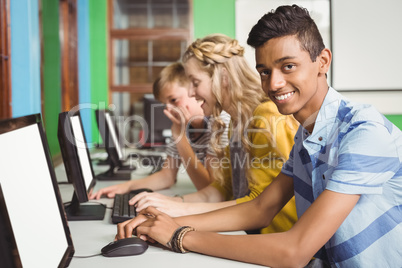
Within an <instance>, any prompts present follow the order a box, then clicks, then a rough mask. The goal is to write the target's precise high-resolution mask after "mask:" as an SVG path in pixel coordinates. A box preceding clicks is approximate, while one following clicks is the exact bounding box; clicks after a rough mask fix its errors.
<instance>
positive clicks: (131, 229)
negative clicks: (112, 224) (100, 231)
mask: <svg viewBox="0 0 402 268" xmlns="http://www.w3.org/2000/svg"><path fill="white" fill-rule="evenodd" d="M148 219H149V216H147V215H145V214H139V215H137V216H136V217H135V218H133V219H131V220H127V221H124V222H121V223H118V224H117V234H116V237H115V240H120V239H124V238H129V237H132V236H133V235H137V234H136V233H135V231H136V228H137V226H138V225H140V224H141V223H143V222H145V221H147V220H148ZM137 236H138V237H139V238H141V239H142V240H145V241H146V240H147V239H146V237H140V236H139V235H137Z"/></svg>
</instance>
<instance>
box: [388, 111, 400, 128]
mask: <svg viewBox="0 0 402 268" xmlns="http://www.w3.org/2000/svg"><path fill="white" fill-rule="evenodd" d="M385 117H386V118H388V120H389V121H391V122H392V123H393V124H394V125H395V126H397V127H398V128H399V129H400V130H402V115H397V114H392V115H385Z"/></svg>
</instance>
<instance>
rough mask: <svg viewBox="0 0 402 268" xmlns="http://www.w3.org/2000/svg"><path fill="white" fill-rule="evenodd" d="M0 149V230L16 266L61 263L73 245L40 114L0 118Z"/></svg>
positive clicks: (67, 263) (72, 249)
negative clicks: (2, 222)
mask: <svg viewBox="0 0 402 268" xmlns="http://www.w3.org/2000/svg"><path fill="white" fill-rule="evenodd" d="M0 148H1V150H0V167H1V176H0V184H1V188H2V193H3V195H2V199H3V200H4V204H5V205H6V206H3V208H2V209H1V211H2V213H1V214H2V215H8V216H7V220H6V221H7V222H9V228H7V229H3V230H8V231H7V232H8V237H10V236H11V235H12V234H13V236H14V239H15V245H16V248H17V249H18V258H19V261H20V262H21V265H22V266H23V267H67V266H68V265H69V263H70V261H71V258H72V256H73V254H74V246H73V243H72V240H71V234H70V230H69V227H68V224H67V220H66V217H65V213H64V208H63V203H62V200H61V197H60V192H59V188H58V185H57V180H56V175H55V172H54V168H53V164H52V160H51V157H50V152H49V147H48V144H47V139H46V135H45V132H44V129H43V125H42V120H41V116H40V115H39V114H35V115H29V116H24V117H19V118H14V119H7V120H3V121H0ZM4 207H6V208H7V212H5V210H4ZM11 229H12V233H11V231H10V230H11Z"/></svg>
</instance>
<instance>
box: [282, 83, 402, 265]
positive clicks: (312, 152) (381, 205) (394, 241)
mask: <svg viewBox="0 0 402 268" xmlns="http://www.w3.org/2000/svg"><path fill="white" fill-rule="evenodd" d="M282 173H284V174H286V175H288V176H290V177H292V178H293V181H294V190H295V198H296V207H297V214H298V217H300V216H301V215H302V214H303V213H304V212H305V211H306V210H307V208H308V207H309V206H310V205H311V204H312V203H313V202H314V200H315V199H317V197H318V196H319V195H320V194H321V193H322V192H323V191H324V190H325V189H328V190H331V191H334V192H339V193H345V194H359V195H361V197H360V199H359V201H358V203H357V204H356V206H355V207H354V208H353V210H352V212H351V213H350V214H349V216H348V217H347V218H346V219H345V221H344V222H343V223H342V225H341V226H340V227H339V229H338V230H337V231H336V233H335V234H334V235H333V237H332V238H331V239H330V240H329V241H328V242H327V243H326V244H325V246H324V247H323V248H322V249H321V250H320V251H319V252H318V253H317V254H316V257H317V258H320V259H323V260H325V261H327V262H328V263H329V264H330V265H331V267H396V268H401V267H402V133H401V131H400V130H399V129H398V128H397V127H396V126H394V125H393V124H392V123H391V122H389V121H388V120H387V119H386V118H385V117H384V116H383V115H381V114H380V113H379V112H377V111H376V110H375V109H374V108H373V107H371V106H369V105H362V104H357V103H352V102H350V101H349V100H347V99H345V98H344V97H343V96H342V95H340V94H339V93H338V92H336V91H335V90H334V89H332V88H329V91H328V93H327V96H326V97H325V100H324V102H323V105H322V106H321V109H320V111H319V113H318V115H317V119H316V121H315V126H314V131H313V133H312V134H311V135H310V134H309V133H308V132H307V131H306V130H305V129H304V128H303V127H302V126H300V127H299V129H298V132H297V133H296V135H295V145H294V147H293V149H292V151H291V153H290V156H289V160H288V161H287V162H286V163H285V165H284V166H283V168H282ZM328 220H331V219H328ZM323 224H325V223H323Z"/></svg>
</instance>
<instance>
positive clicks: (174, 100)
mask: <svg viewBox="0 0 402 268" xmlns="http://www.w3.org/2000/svg"><path fill="white" fill-rule="evenodd" d="M176 101H177V99H170V100H169V102H170V103H175V102H176Z"/></svg>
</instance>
